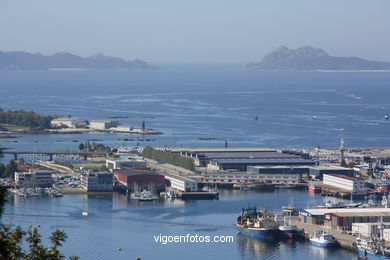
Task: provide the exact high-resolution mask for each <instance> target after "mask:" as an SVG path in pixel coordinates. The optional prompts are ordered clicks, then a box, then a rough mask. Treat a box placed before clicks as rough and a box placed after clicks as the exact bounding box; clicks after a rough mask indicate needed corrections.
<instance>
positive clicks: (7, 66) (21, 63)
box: [0, 51, 158, 70]
mask: <svg viewBox="0 0 390 260" xmlns="http://www.w3.org/2000/svg"><path fill="white" fill-rule="evenodd" d="M157 68H158V67H156V66H153V65H150V64H148V63H147V62H146V61H143V60H140V59H134V60H124V59H122V58H114V57H110V56H106V55H103V54H95V55H92V56H90V57H87V58H83V57H80V56H77V55H74V54H71V53H66V52H59V53H55V54H53V55H50V56H49V55H43V54H41V53H34V54H32V53H28V52H21V51H12V52H1V51H0V70H108V69H157Z"/></svg>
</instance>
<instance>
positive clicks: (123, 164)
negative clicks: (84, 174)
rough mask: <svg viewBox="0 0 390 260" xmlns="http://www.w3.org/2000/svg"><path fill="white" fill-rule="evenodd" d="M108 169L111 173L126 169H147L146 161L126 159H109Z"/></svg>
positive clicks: (107, 161) (107, 162)
mask: <svg viewBox="0 0 390 260" xmlns="http://www.w3.org/2000/svg"><path fill="white" fill-rule="evenodd" d="M106 167H107V168H108V169H109V170H111V171H112V170H114V169H125V168H146V161H142V160H129V159H124V160H114V159H107V160H106Z"/></svg>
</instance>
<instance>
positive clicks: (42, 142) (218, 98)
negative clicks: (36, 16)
mask: <svg viewBox="0 0 390 260" xmlns="http://www.w3.org/2000/svg"><path fill="white" fill-rule="evenodd" d="M239 68H240V64H229V65H218V64H214V65H210V64H197V65H189V64H163V65H162V69H161V70H152V71H121V70H112V71H0V107H2V108H3V109H6V110H8V109H15V110H16V109H25V110H33V111H35V112H38V113H42V114H46V115H47V114H55V115H62V116H68V115H71V116H75V117H76V116H77V117H83V118H85V119H106V118H109V117H127V118H122V119H119V120H120V122H121V123H122V124H123V125H133V126H135V127H140V126H141V123H142V121H143V120H144V121H145V122H146V127H150V128H154V129H157V130H159V131H161V132H163V133H164V134H163V135H159V136H149V137H146V138H140V137H138V136H135V135H125V134H104V133H92V134H82V135H75V134H73V135H56V136H46V135H34V136H30V135H27V136H21V137H20V138H19V139H18V142H14V141H13V140H8V142H7V140H6V141H4V140H1V141H2V142H3V146H4V147H10V148H20V149H22V148H23V149H25V148H29V149H32V150H39V149H44V148H50V149H77V146H78V143H77V142H76V141H77V140H83V139H84V140H85V139H91V140H92V139H96V140H98V141H100V142H102V143H105V144H108V145H115V146H120V145H126V146H133V145H136V144H140V145H154V146H176V147H180V146H182V147H223V146H224V141H225V140H228V144H229V146H230V147H254V146H262V147H317V146H320V147H337V146H338V145H339V138H340V137H341V135H343V136H344V139H345V142H346V143H345V146H346V147H378V146H382V147H386V146H387V147H389V146H390V136H389V135H388V133H389V130H390V122H389V121H387V120H385V118H384V117H385V115H386V114H387V113H390V104H389V100H388V99H389V97H390V73H381V72H370V73H369V72H360V73H358V72H334V73H331V72H329V73H326V72H249V71H240V70H239ZM256 118H257V120H256ZM123 139H127V141H123ZM137 139H140V140H141V141H139V140H137ZM145 139H148V140H147V141H145ZM132 140H134V141H132Z"/></svg>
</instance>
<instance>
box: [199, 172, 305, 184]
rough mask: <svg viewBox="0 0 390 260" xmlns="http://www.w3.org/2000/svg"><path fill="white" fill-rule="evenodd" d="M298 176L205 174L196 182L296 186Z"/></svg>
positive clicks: (282, 174)
mask: <svg viewBox="0 0 390 260" xmlns="http://www.w3.org/2000/svg"><path fill="white" fill-rule="evenodd" d="M301 179H302V178H301V175H300V174H286V173H270V174H263V173H260V174H258V173H257V174H246V173H242V172H236V173H233V172H230V173H222V172H219V173H206V174H203V175H202V176H200V177H197V180H198V181H199V182H202V183H218V184H230V183H231V184H239V183H263V184H298V183H300V182H301Z"/></svg>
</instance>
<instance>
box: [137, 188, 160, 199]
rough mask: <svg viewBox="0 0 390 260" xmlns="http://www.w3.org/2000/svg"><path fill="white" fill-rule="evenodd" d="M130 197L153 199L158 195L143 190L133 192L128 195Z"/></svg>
mask: <svg viewBox="0 0 390 260" xmlns="http://www.w3.org/2000/svg"><path fill="white" fill-rule="evenodd" d="M130 199H133V200H138V201H154V200H158V199H159V197H158V196H156V195H155V194H153V193H152V192H151V191H148V190H143V191H142V192H133V193H132V194H131V195H130Z"/></svg>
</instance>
